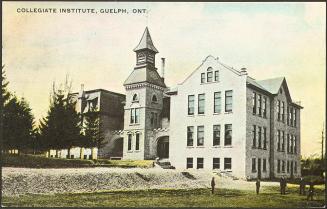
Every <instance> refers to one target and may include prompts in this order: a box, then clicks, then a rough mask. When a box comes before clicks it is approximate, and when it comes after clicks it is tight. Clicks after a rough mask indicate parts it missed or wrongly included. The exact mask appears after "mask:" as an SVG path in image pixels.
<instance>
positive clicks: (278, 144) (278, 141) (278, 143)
mask: <svg viewBox="0 0 327 209" xmlns="http://www.w3.org/2000/svg"><path fill="white" fill-rule="evenodd" d="M277 151H280V130H277Z"/></svg>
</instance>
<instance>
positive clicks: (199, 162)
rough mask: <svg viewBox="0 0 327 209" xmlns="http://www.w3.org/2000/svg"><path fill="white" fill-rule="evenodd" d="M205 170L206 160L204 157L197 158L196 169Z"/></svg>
mask: <svg viewBox="0 0 327 209" xmlns="http://www.w3.org/2000/svg"><path fill="white" fill-rule="evenodd" d="M201 161H202V162H201ZM203 168H204V158H203V157H197V158H196V169H203Z"/></svg>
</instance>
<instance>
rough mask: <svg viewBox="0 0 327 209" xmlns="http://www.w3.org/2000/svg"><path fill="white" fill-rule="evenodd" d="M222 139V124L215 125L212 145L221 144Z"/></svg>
mask: <svg viewBox="0 0 327 209" xmlns="http://www.w3.org/2000/svg"><path fill="white" fill-rule="evenodd" d="M216 132H218V137H217V135H216ZM220 139H221V126H220V124H217V125H213V130H212V146H220Z"/></svg>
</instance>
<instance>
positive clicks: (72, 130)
mask: <svg viewBox="0 0 327 209" xmlns="http://www.w3.org/2000/svg"><path fill="white" fill-rule="evenodd" d="M50 98H51V99H50V108H49V111H48V115H47V116H46V117H45V118H44V119H43V120H42V121H41V122H40V138H41V140H42V145H43V146H42V147H43V149H56V150H58V149H68V155H69V156H70V148H72V147H73V146H78V145H79V144H80V142H81V140H82V135H81V124H80V117H79V114H78V113H77V112H76V109H75V105H76V102H75V101H73V98H72V95H71V93H70V87H69V86H67V82H66V84H65V88H64V89H59V90H56V89H55V85H53V92H52V96H51V97H50Z"/></svg>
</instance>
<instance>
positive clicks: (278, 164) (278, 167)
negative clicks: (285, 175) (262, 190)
mask: <svg viewBox="0 0 327 209" xmlns="http://www.w3.org/2000/svg"><path fill="white" fill-rule="evenodd" d="M277 173H280V160H277Z"/></svg>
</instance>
